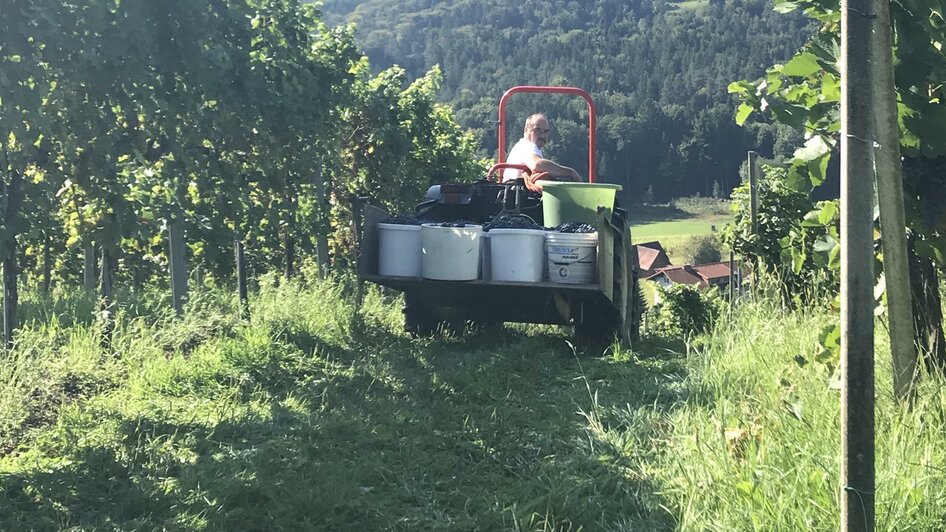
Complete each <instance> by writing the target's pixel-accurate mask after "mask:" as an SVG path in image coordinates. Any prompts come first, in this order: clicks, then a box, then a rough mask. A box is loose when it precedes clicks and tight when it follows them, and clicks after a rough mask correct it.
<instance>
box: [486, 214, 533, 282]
mask: <svg viewBox="0 0 946 532" xmlns="http://www.w3.org/2000/svg"><path fill="white" fill-rule="evenodd" d="M487 234H488V235H489V240H490V271H491V272H492V276H493V277H492V280H494V281H521V282H533V283H534V282H539V281H541V280H542V273H543V271H544V270H545V257H546V255H545V231H543V230H541V229H514V228H509V229H493V230H491V231H490V232H489V233H487Z"/></svg>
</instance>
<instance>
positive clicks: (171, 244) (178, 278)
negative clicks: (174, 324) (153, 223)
mask: <svg viewBox="0 0 946 532" xmlns="http://www.w3.org/2000/svg"><path fill="white" fill-rule="evenodd" d="M168 248H169V262H170V265H171V300H172V302H173V304H174V312H176V313H177V315H178V316H181V315H182V314H184V299H185V298H187V259H186V257H185V248H186V246H185V245H184V224H183V222H182V221H181V220H180V219H178V218H173V219H171V220H170V222H169V223H168Z"/></svg>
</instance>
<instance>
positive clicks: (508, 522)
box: [0, 289, 681, 530]
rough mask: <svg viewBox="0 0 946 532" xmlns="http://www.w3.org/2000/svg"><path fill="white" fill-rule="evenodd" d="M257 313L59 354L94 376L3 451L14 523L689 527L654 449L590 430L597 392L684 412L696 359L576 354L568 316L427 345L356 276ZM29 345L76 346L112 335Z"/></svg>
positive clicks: (3, 514) (53, 337) (51, 336)
mask: <svg viewBox="0 0 946 532" xmlns="http://www.w3.org/2000/svg"><path fill="white" fill-rule="evenodd" d="M287 300H291V301H293V305H292V306H291V307H286V306H285V305H283V304H281V302H282V301H287ZM327 301H328V302H331V304H332V305H337V306H335V307H334V310H332V311H328V312H326V311H325V310H324V309H325V305H324V303H325V302H327ZM253 311H254V316H255V317H254V319H253V322H252V323H251V324H250V325H249V326H241V325H239V324H236V323H233V322H230V321H228V320H226V319H223V318H220V317H217V318H215V319H214V318H211V316H212V315H213V314H214V312H213V311H212V310H211V309H203V310H199V309H194V310H192V315H196V316H194V318H190V319H188V320H187V321H185V322H179V323H170V324H169V323H164V324H162V325H161V327H156V328H154V329H151V330H149V329H150V328H149V329H141V328H137V326H132V327H130V328H128V329H126V331H125V333H124V334H123V335H122V336H121V337H120V338H119V339H118V340H117V344H118V346H119V348H118V350H117V351H116V353H114V354H113V355H106V357H109V358H111V357H114V358H111V360H110V361H109V362H108V363H105V364H104V365H102V366H99V365H98V364H91V363H88V364H87V363H81V362H80V363H73V364H70V367H69V368H58V370H56V371H60V372H62V374H61V375H58V376H56V377H54V380H55V381H60V382H70V383H72V384H71V385H70V386H71V387H72V388H75V389H77V390H79V391H77V392H74V393H66V392H65V390H59V392H57V391H55V390H53V391H51V392H50V395H51V397H50V400H49V401H47V402H46V403H45V404H42V405H36V406H37V408H48V409H50V410H52V411H51V412H47V413H46V415H47V416H48V418H47V419H45V420H44V421H43V422H42V423H40V424H38V425H37V427H36V428H37V431H36V433H35V434H31V435H21V436H20V441H18V442H17V445H16V446H15V450H13V451H12V452H8V453H7V454H6V456H4V457H3V458H2V459H0V474H2V488H0V529H4V530H23V529H30V528H34V527H35V528H39V529H44V528H45V529H61V528H69V527H79V528H82V529H91V528H111V527H113V526H117V527H118V528H122V529H136V528H137V529H161V528H168V529H181V528H183V529H212V530H238V529H239V530H271V529H274V528H281V529H286V530H292V529H327V530H340V529H352V530H377V529H402V530H418V529H428V528H450V529H456V530H471V529H516V528H520V527H521V528H526V529H578V528H584V529H602V528H614V527H617V526H626V527H629V528H630V529H647V530H656V529H667V528H672V526H673V525H672V524H673V520H672V516H670V515H669V514H668V513H667V512H666V511H665V510H664V509H663V508H662V507H661V505H662V504H663V503H662V501H661V498H660V497H659V496H658V495H656V491H657V490H656V488H655V487H654V486H653V485H651V482H652V480H651V479H650V478H648V476H647V475H646V474H645V473H644V471H645V469H644V467H643V463H644V461H646V460H644V459H645V458H646V455H647V452H648V451H647V448H646V447H642V448H640V449H636V450H635V454H634V455H633V456H625V455H624V454H623V452H622V450H621V449H615V448H613V447H611V446H609V445H604V444H602V443H601V442H599V441H596V439H595V438H594V436H593V434H592V433H591V432H590V428H589V427H590V426H594V423H597V419H598V418H597V416H598V410H597V408H598V406H597V405H596V404H595V395H594V394H595V393H599V394H602V395H607V396H608V397H609V398H610V399H611V400H616V401H618V402H619V403H620V404H622V405H625V407H626V408H627V409H629V410H630V411H637V410H638V409H645V410H647V411H648V412H653V415H654V416H657V415H658V414H659V413H660V412H662V411H664V410H666V409H668V408H671V407H672V406H673V405H674V403H675V400H676V397H677V396H676V395H675V392H674V390H675V389H677V390H678V386H679V382H680V381H681V374H680V371H681V367H680V364H679V360H672V359H671V360H661V359H652V360H647V361H643V362H641V363H630V361H629V360H625V361H622V362H619V361H617V360H616V359H615V358H614V357H605V358H581V359H580V358H578V357H576V356H575V355H574V354H573V353H572V352H571V350H570V348H569V346H568V344H567V343H566V341H565V337H563V336H561V333H559V332H557V331H556V330H555V329H551V328H528V327H526V328H515V329H512V330H509V331H508V332H507V333H506V334H503V335H500V336H499V337H498V338H490V337H488V336H475V337H472V338H468V339H464V340H459V339H451V338H438V339H433V340H426V341H412V340H410V339H409V338H407V337H405V336H404V335H402V334H401V333H400V332H398V331H397V330H396V329H395V324H394V322H393V320H394V318H392V317H391V314H392V308H391V306H390V305H389V304H386V303H382V301H381V300H380V299H378V298H377V297H375V298H373V299H371V300H370V301H369V311H368V313H367V315H366V318H365V320H364V322H361V323H360V322H357V321H355V322H351V321H350V320H349V318H350V317H351V314H350V308H346V305H345V298H344V297H343V295H342V294H340V293H336V294H334V295H332V294H324V293H322V294H318V293H314V292H293V291H289V290H288V289H283V290H281V291H279V292H277V293H273V294H271V296H270V297H269V298H267V300H265V301H263V302H262V303H261V304H260V305H257V306H256V308H254V309H253ZM208 323H209V324H210V325H209V326H210V328H211V329H212V330H203V329H202V324H208ZM138 325H139V326H140V325H142V324H138ZM158 330H161V331H162V334H163V335H164V339H165V340H164V341H166V342H169V344H165V345H161V342H160V341H158V342H155V341H153V338H154V336H153V332H154V333H156V332H158ZM152 331H153V332H152ZM24 341H29V340H24ZM33 341H35V342H36V343H35V344H34V347H36V348H37V349H39V348H40V347H41V346H42V345H43V344H45V345H51V344H56V343H60V342H65V345H63V346H62V348H63V351H62V352H63V353H65V354H67V356H72V357H75V358H77V359H78V360H80V361H81V360H88V359H87V358H86V357H92V356H93V355H92V352H93V351H95V349H94V346H95V343H96V340H95V338H94V337H92V335H91V334H90V333H89V332H88V330H85V331H84V332H83V331H79V332H71V333H68V332H67V331H63V330H59V331H54V332H50V331H47V333H46V334H45V335H42V336H40V337H39V338H37V339H34V340H33ZM173 346H178V347H173ZM180 346H187V347H186V349H181V348H180ZM169 347H171V348H170V349H169ZM37 352H40V351H37ZM47 355H48V356H52V353H47ZM96 356H97V355H96ZM47 362H50V363H51V362H52V361H51V360H50V361H47ZM36 384H37V385H39V383H36ZM51 384H53V387H54V388H55V387H56V386H58V383H55V382H54V383H51ZM63 386H65V384H63ZM58 401H62V402H61V403H60V404H56V403H57V402H58ZM27 417H29V415H28V416H27ZM645 417H647V418H648V419H649V418H650V414H648V415H647V416H645ZM641 427H644V425H641ZM655 430H656V429H655ZM5 436H9V434H7V435H5Z"/></svg>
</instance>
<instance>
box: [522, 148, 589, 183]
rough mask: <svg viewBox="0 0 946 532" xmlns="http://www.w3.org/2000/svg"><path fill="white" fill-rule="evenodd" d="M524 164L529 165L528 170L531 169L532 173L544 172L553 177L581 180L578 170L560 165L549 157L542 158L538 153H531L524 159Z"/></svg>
mask: <svg viewBox="0 0 946 532" xmlns="http://www.w3.org/2000/svg"><path fill="white" fill-rule="evenodd" d="M525 164H526V166H528V167H529V170H532V173H533V174H536V173H541V172H545V173H548V174H549V175H551V176H554V177H559V176H560V177H565V178H567V179H570V180H572V181H581V180H582V179H581V176H580V175H578V172H576V171H575V169H574V168H569V167H567V166H562V165H560V164H558V163H556V162H555V161H550V160H549V159H543V158H541V157H539V156H538V155H535V154H532V155H531V156H530V157H528V158H527V159H526V163H525Z"/></svg>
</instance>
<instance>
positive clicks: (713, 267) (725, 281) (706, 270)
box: [693, 262, 742, 290]
mask: <svg viewBox="0 0 946 532" xmlns="http://www.w3.org/2000/svg"><path fill="white" fill-rule="evenodd" d="M693 270H694V271H696V273H697V275H699V276H700V277H701V278H703V279H704V280H705V281H706V283H707V284H708V285H709V286H715V287H716V288H719V289H720V290H722V289H723V288H726V287H728V286H729V272H730V271H731V270H730V268H729V263H728V262H710V263H707V264H698V265H696V266H694V267H693ZM741 277H742V271H741V270H740V269H739V268H738V267H737V268H736V286H739V283H740V280H741Z"/></svg>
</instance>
